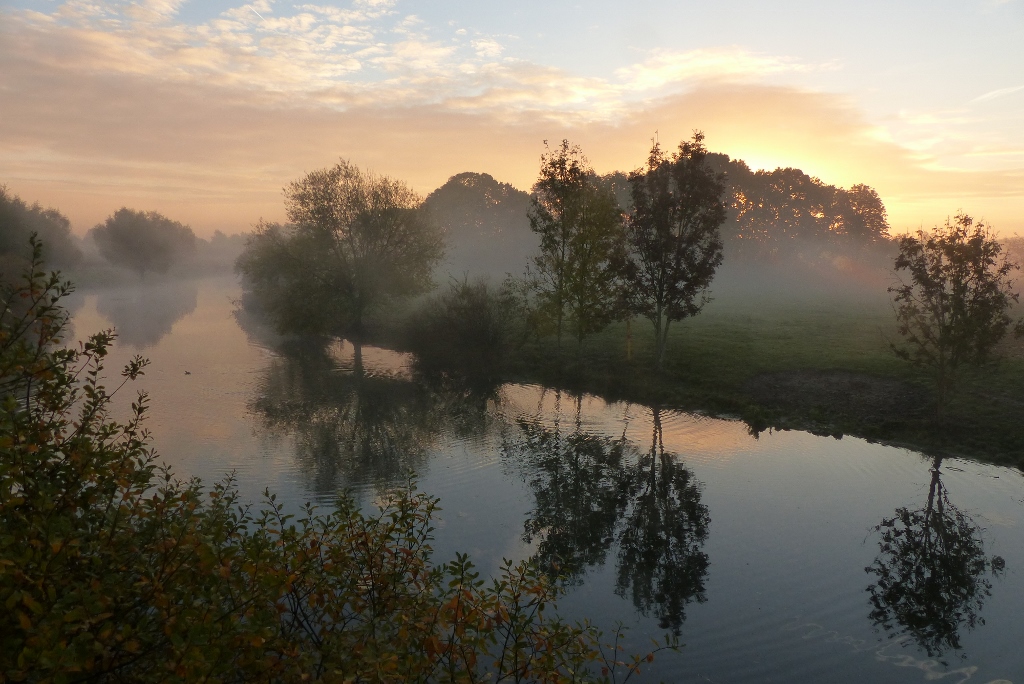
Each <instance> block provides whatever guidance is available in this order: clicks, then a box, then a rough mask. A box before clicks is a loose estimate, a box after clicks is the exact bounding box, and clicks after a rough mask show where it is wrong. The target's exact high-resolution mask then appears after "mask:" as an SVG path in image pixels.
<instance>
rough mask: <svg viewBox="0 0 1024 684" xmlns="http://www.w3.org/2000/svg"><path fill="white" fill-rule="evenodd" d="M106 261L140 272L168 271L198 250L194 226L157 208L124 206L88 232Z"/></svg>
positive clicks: (140, 273)
mask: <svg viewBox="0 0 1024 684" xmlns="http://www.w3.org/2000/svg"><path fill="white" fill-rule="evenodd" d="M89 234H90V235H91V237H92V239H93V241H94V242H95V243H96V246H97V247H98V248H99V250H100V254H102V255H103V258H105V259H106V260H107V261H109V262H110V263H112V264H117V265H120V266H126V267H127V268H130V269H132V270H134V271H138V272H139V275H140V276H145V275H146V273H147V272H151V271H153V272H156V273H166V272H167V271H168V270H169V269H170V268H171V266H172V265H174V264H175V263H176V262H179V261H181V260H182V259H184V258H185V257H188V256H193V255H194V254H195V253H196V236H195V233H193V232H192V229H191V228H189V227H188V226H185V225H182V224H181V223H179V222H178V221H172V220H171V219H169V218H167V217H166V216H164V215H163V214H159V213H157V212H155V211H135V210H134V209H128V208H127V207H122V208H120V209H118V210H117V211H115V212H114V213H113V214H112V215H111V216H108V217H107V220H106V221H104V222H103V223H101V224H99V225H97V226H95V227H94V228H93V229H92V230H91V231H89Z"/></svg>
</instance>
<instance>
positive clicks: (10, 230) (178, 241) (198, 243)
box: [0, 185, 243, 278]
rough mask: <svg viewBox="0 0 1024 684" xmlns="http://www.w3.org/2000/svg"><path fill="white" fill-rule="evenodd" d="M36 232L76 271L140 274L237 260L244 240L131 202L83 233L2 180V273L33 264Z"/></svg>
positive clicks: (55, 261)
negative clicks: (201, 231)
mask: <svg viewBox="0 0 1024 684" xmlns="http://www.w3.org/2000/svg"><path fill="white" fill-rule="evenodd" d="M31 235H36V236H37V237H38V239H39V240H40V241H41V242H43V243H44V244H45V245H46V250H47V261H48V263H49V264H50V265H51V266H53V267H55V268H59V269H62V270H64V271H69V272H73V273H76V274H77V275H83V273H85V272H87V271H89V270H90V269H93V270H95V269H96V268H97V267H101V268H102V267H103V266H104V265H106V266H115V267H118V268H122V269H127V270H129V271H132V272H134V273H135V274H137V275H138V276H139V277H140V278H145V277H146V276H147V275H150V274H165V273H167V272H169V271H171V270H172V269H174V268H175V267H181V266H185V265H189V264H192V265H195V264H197V263H198V264H199V265H201V266H204V267H208V266H215V265H217V264H218V263H221V264H222V263H224V262H232V261H233V260H234V259H235V258H236V257H237V255H238V253H239V252H240V251H241V249H242V246H243V244H242V242H243V241H242V238H241V237H240V236H237V235H236V236H228V235H225V234H224V233H222V232H221V231H219V230H218V231H215V232H214V234H213V236H212V237H211V238H210V239H209V240H204V239H202V238H199V237H197V236H196V234H195V233H194V232H193V230H192V228H190V227H189V226H187V225H185V224H183V223H181V222H180V221H175V220H173V219H171V218H168V217H167V216H164V215H163V214H161V213H160V212H157V211H140V210H136V209H129V208H128V207H121V208H120V209H118V210H117V211H115V212H114V213H113V214H111V215H110V216H108V217H107V218H106V219H104V221H103V222H102V223H99V224H97V225H96V226H94V227H93V228H91V229H90V230H89V231H88V233H87V234H86V235H85V237H84V238H78V237H76V236H75V235H74V234H73V233H72V232H71V221H70V220H68V217H67V216H65V215H64V214H62V213H61V212H60V211H58V210H57V209H54V208H52V207H51V208H44V207H42V206H41V205H40V204H39V203H35V204H31V205H30V204H28V203H27V202H25V201H24V200H22V199H21V198H20V197H18V196H17V195H14V194H13V193H11V192H10V191H9V190H8V189H7V188H6V187H5V186H2V185H0V273H6V274H8V276H13V275H15V274H17V273H20V272H21V271H22V270H24V269H25V268H26V267H27V266H28V264H29V262H30V260H31V256H32V251H31V248H30V246H29V237H30V236H31Z"/></svg>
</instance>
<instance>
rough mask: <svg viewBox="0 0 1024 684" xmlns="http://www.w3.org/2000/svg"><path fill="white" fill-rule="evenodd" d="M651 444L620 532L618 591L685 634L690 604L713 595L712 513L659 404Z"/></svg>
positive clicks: (639, 468) (664, 626)
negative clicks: (672, 446)
mask: <svg viewBox="0 0 1024 684" xmlns="http://www.w3.org/2000/svg"><path fill="white" fill-rule="evenodd" d="M653 413H654V421H653V422H654V426H653V430H652V432H653V435H652V437H651V448H650V450H649V451H648V452H647V453H646V454H644V455H643V456H642V457H641V458H640V459H639V460H638V461H637V462H636V465H635V466H634V467H633V471H632V473H631V476H630V477H629V481H630V499H631V500H632V507H631V510H630V512H629V515H628V516H627V517H626V520H625V524H624V526H623V528H622V531H621V533H620V534H619V568H618V579H617V581H616V588H615V592H616V593H617V594H619V595H620V596H625V595H626V593H627V592H629V593H630V594H631V596H632V598H633V605H635V606H636V607H637V609H638V610H640V611H641V612H642V613H644V614H647V613H648V612H655V613H656V614H657V616H658V620H659V626H660V627H661V628H662V629H671V630H672V632H673V633H674V634H677V635H678V634H679V630H680V627H681V626H682V624H683V622H684V621H685V620H686V613H685V608H686V604H687V603H690V602H693V601H696V602H697V603H703V602H704V601H706V600H707V598H706V596H705V594H704V579H705V577H706V576H707V572H708V555H707V554H706V553H704V551H703V546H704V542H705V541H707V538H708V526H709V524H710V523H711V517H710V515H709V514H708V507H707V506H705V505H704V504H702V503H701V501H700V499H701V486H702V485H701V483H700V482H699V481H698V480H697V479H696V478H695V477H694V475H693V472H692V471H690V470H688V469H687V468H686V467H685V466H683V464H682V463H680V462H679V460H677V458H676V456H675V454H672V453H666V452H665V445H664V443H663V440H662V427H661V412H660V411H659V410H658V409H653Z"/></svg>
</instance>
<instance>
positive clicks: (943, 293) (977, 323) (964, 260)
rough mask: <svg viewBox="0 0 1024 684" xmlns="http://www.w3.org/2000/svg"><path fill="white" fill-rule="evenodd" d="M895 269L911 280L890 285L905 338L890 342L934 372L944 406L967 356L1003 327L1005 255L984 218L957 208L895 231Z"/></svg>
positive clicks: (973, 357) (988, 345) (984, 348)
mask: <svg viewBox="0 0 1024 684" xmlns="http://www.w3.org/2000/svg"><path fill="white" fill-rule="evenodd" d="M899 247H900V252H899V255H898V256H897V257H896V262H895V270H896V273H897V277H898V276H899V274H900V272H901V271H906V272H907V274H908V276H909V279H910V280H909V282H906V281H903V280H901V281H900V284H899V285H894V286H892V287H890V288H889V292H890V293H891V294H893V295H894V297H893V300H894V307H895V309H896V317H897V320H898V321H899V333H900V335H902V336H903V338H904V339H905V341H906V343H905V345H904V346H897V345H895V344H894V345H892V348H893V351H895V352H896V354H897V355H898V356H899V357H900V358H903V359H906V360H908V361H911V362H913V363H914V364H916V365H918V366H922V367H924V368H927V369H928V370H929V371H931V372H932V373H934V376H935V384H936V389H937V398H938V410H939V413H940V414H941V413H942V410H943V408H944V407H945V405H946V402H947V400H948V398H949V392H950V390H951V389H952V387H953V385H954V381H955V378H956V373H957V371H958V370H959V368H960V367H961V366H962V365H964V364H981V363H984V362H985V361H986V360H987V359H988V358H989V355H990V353H991V351H992V349H993V347H994V346H995V345H996V344H997V343H998V342H999V341H1000V340H1001V339H1002V338H1003V337H1004V336H1005V335H1006V332H1007V330H1008V328H1009V326H1010V323H1011V319H1010V316H1009V309H1010V307H1011V306H1012V304H1013V303H1014V302H1016V301H1017V299H1018V295H1017V294H1016V293H1015V292H1013V289H1012V285H1013V283H1012V281H1011V279H1010V274H1011V273H1012V271H1014V270H1017V269H1018V268H1019V267H1018V266H1017V264H1014V263H1012V262H1010V261H1007V260H1006V258H1005V256H1004V255H1003V254H1002V246H1001V245H1000V244H999V242H998V241H997V240H996V239H995V237H994V236H993V235H992V232H991V230H990V228H989V227H988V226H986V225H985V224H983V223H980V222H979V223H977V224H975V223H974V220H973V219H972V218H971V217H970V216H967V215H966V214H963V213H959V214H957V215H956V218H955V219H954V220H953V222H952V223H951V222H950V221H949V220H948V219H947V220H946V224H945V226H942V227H939V228H936V229H935V231H933V232H931V233H928V232H925V231H918V232H917V235H905V236H903V237H901V238H900V239H899Z"/></svg>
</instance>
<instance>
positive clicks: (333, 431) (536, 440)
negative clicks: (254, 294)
mask: <svg viewBox="0 0 1024 684" xmlns="http://www.w3.org/2000/svg"><path fill="white" fill-rule="evenodd" d="M239 295H240V290H239V288H238V286H237V284H236V283H235V281H234V279H233V278H227V277H223V278H220V277H218V278H205V279H198V280H190V281H182V282H180V283H175V284H174V285H168V284H167V283H164V284H162V285H161V286H160V287H154V288H147V287H141V288H140V287H131V288H128V289H126V290H120V289H117V288H113V287H108V288H104V289H98V290H92V291H90V290H82V291H80V292H79V293H78V294H77V295H76V297H77V298H78V303H77V304H76V305H75V314H74V326H75V331H76V334H77V335H78V336H82V335H84V334H86V333H88V332H89V331H93V330H98V329H101V328H106V327H109V326H111V325H116V326H118V327H119V328H121V334H122V336H121V339H120V341H119V343H118V344H117V345H116V347H115V349H114V350H113V353H112V354H111V356H110V358H109V360H108V364H107V368H108V371H109V372H110V374H111V375H113V374H114V373H115V372H116V370H117V369H118V367H119V365H120V364H121V363H123V362H124V361H125V360H127V358H129V357H130V356H132V355H134V354H136V353H140V352H141V353H143V354H144V355H146V356H148V357H149V358H150V359H151V361H152V365H151V366H150V367H149V368H148V369H147V371H146V375H145V376H144V377H142V378H141V379H140V380H139V382H138V383H136V385H137V387H135V388H126V389H125V390H124V392H125V396H123V397H119V398H118V402H119V404H120V406H121V407H122V408H125V407H126V406H127V403H128V401H129V399H130V394H129V393H130V392H132V391H134V389H144V390H145V391H147V392H149V394H150V399H151V406H152V412H151V416H150V418H149V421H148V426H149V428H150V429H151V431H152V435H153V445H154V447H155V448H156V450H157V451H158V452H159V453H160V454H161V456H162V458H163V459H165V461H166V462H167V463H168V464H170V465H171V467H172V468H173V469H174V471H175V473H176V474H177V475H178V476H180V477H192V476H198V477H202V478H203V479H204V480H205V481H207V482H209V481H212V480H216V479H219V478H222V477H224V476H226V475H227V474H228V473H234V476H235V478H236V480H237V483H238V486H239V488H240V490H241V492H242V496H243V498H245V499H246V500H250V501H258V500H259V497H260V495H261V493H262V491H263V490H264V489H265V488H270V489H271V490H272V491H275V492H277V493H278V495H279V497H280V498H282V499H283V500H285V501H286V502H287V505H288V506H290V507H295V508H297V507H298V506H299V504H300V503H301V502H303V501H307V500H314V501H316V502H319V503H320V504H321V505H330V502H331V500H332V499H333V498H334V497H335V496H336V495H337V493H338V492H339V491H340V490H341V489H343V488H348V489H349V490H350V491H352V493H353V494H354V495H355V496H356V497H357V498H359V499H360V501H361V502H362V504H363V505H364V506H371V505H372V504H373V502H374V500H375V499H376V497H377V494H378V493H379V492H381V491H383V490H384V489H385V488H387V487H390V486H394V485H397V484H401V483H402V482H404V481H405V478H406V477H407V474H408V473H410V472H412V473H414V475H415V479H416V481H417V483H418V486H419V487H420V488H421V489H422V490H424V491H426V492H428V493H430V494H432V495H435V496H438V497H440V499H441V508H442V510H441V512H440V515H439V517H438V519H437V521H436V528H437V529H436V542H435V544H434V546H435V549H436V555H435V558H436V559H437V560H439V561H440V560H443V559H447V558H449V557H451V556H453V555H454V553H455V552H457V551H458V552H467V553H469V554H470V555H471V557H472V559H473V560H474V562H475V563H477V565H478V566H479V567H480V568H481V570H482V571H483V573H485V574H486V573H489V572H492V571H494V570H495V569H496V568H497V567H498V564H499V563H500V561H501V559H502V558H503V557H508V558H513V559H521V558H525V557H529V556H533V555H536V556H537V558H538V560H540V561H541V562H544V561H545V559H549V560H550V559H554V558H557V559H559V561H560V563H561V564H562V567H563V568H564V569H568V570H569V571H570V572H569V577H568V580H567V584H568V593H567V595H566V596H565V597H564V599H563V600H562V602H561V604H560V607H561V610H562V611H563V612H564V613H565V614H566V615H568V616H571V617H578V618H583V617H591V618H594V619H595V620H596V621H597V622H598V623H599V624H601V625H603V626H604V627H605V628H609V627H611V626H612V625H613V624H614V622H615V621H617V620H621V621H623V622H624V623H625V624H626V625H627V626H629V627H630V629H631V631H630V634H631V637H630V642H629V644H628V645H627V646H628V647H632V648H635V649H643V648H646V644H647V643H648V641H647V640H648V639H649V638H652V637H653V638H659V637H661V636H662V635H663V634H664V633H665V631H666V630H669V631H671V630H673V629H678V631H679V635H680V638H681V640H682V641H683V642H684V643H685V644H686V646H685V648H683V650H682V651H681V653H679V654H659V656H658V658H657V659H656V660H655V662H654V663H653V664H652V666H651V667H650V670H647V669H645V671H644V672H645V677H644V678H643V680H641V681H657V680H658V679H663V680H665V681H672V682H676V681H678V682H690V681H692V682H700V681H713V682H719V681H721V682H775V681H778V682H783V681H787V682H788V681H830V682H851V683H853V682H866V681H870V682H925V681H933V680H935V679H936V678H941V681H952V682H966V681H971V682H975V681H977V682H996V681H1011V682H1012V681H1022V679H1024V678H1022V676H1021V673H1022V672H1024V655H1022V654H1021V652H1020V649H1019V648H1017V644H1018V642H1019V640H1020V629H1021V623H1020V617H1019V616H1020V615H1021V614H1022V611H1024V574H1022V569H1024V541H1022V540H1024V535H1022V534H1021V529H1022V527H1024V478H1022V476H1021V474H1020V473H1019V472H1018V471H1015V470H1011V469H1006V468H999V467H994V466H987V465H982V464H978V463H973V462H969V461H962V460H957V459H945V460H943V461H942V462H941V464H940V467H939V473H940V475H938V477H940V478H941V479H940V483H941V496H944V497H945V498H944V499H942V501H943V502H944V503H943V506H944V508H943V510H944V511H945V512H946V514H948V515H962V516H964V519H966V520H968V521H969V523H970V525H971V526H973V527H971V528H970V529H975V530H977V532H972V533H971V534H969V535H968V536H967V537H963V538H958V542H957V543H959V544H960V546H959V547H957V548H961V549H966V550H967V551H970V552H971V553H975V554H977V557H978V558H981V559H982V560H983V562H982V563H981V564H980V565H979V564H974V565H971V566H965V567H966V568H967V569H966V570H965V571H964V574H961V575H955V576H953V577H954V579H953V580H951V581H953V582H959V584H954V585H951V586H948V587H947V588H946V589H944V590H943V591H945V592H947V594H948V595H949V596H953V597H954V598H953V599H951V600H953V601H954V603H955V605H951V606H950V607H949V608H948V611H949V612H942V611H939V612H935V611H931V612H929V611H928V610H926V609H920V608H915V607H914V606H915V604H914V601H915V599H914V596H912V595H908V596H906V597H904V601H903V603H902V604H893V603H885V602H884V601H883V603H882V604H881V606H882V608H881V612H878V611H879V609H878V608H877V606H876V605H874V604H873V603H872V596H873V594H872V592H870V591H868V588H869V587H870V586H872V585H875V584H877V583H878V574H877V573H869V572H865V568H869V567H874V566H875V564H876V563H880V564H881V565H882V566H884V567H887V568H891V569H893V571H894V572H898V571H899V569H900V566H899V564H898V563H896V561H897V560H899V559H893V558H891V554H889V555H887V553H886V552H885V550H884V549H883V547H882V546H881V542H882V541H883V540H882V536H881V535H882V533H883V532H884V530H885V529H886V528H885V527H884V525H885V524H886V521H889V520H892V519H893V517H894V516H895V515H898V511H899V510H900V509H906V510H907V511H908V512H909V513H910V514H913V513H914V512H915V511H926V510H930V509H929V501H930V500H932V501H933V505H934V501H935V500H937V499H935V497H934V496H933V497H931V499H930V493H932V494H934V483H935V481H936V477H937V476H936V474H935V473H934V472H933V467H934V463H933V462H932V460H931V459H929V458H925V457H924V456H922V455H920V454H916V453H913V452H910V451H907V450H904V449H898V448H893V447H887V446H881V445H877V444H870V443H868V442H865V441H864V440H860V439H855V438H849V437H846V438H843V439H841V440H836V439H833V438H829V437H818V436H814V435H810V434H807V433H802V432H781V433H780V432H766V433H762V434H761V435H760V436H759V437H758V438H754V437H752V436H751V435H750V433H749V431H748V429H747V426H746V425H745V424H743V423H742V422H739V421H730V420H720V419H714V418H708V417H704V416H699V415H693V414H686V413H680V412H674V411H664V410H662V411H656V410H654V409H652V408H650V407H646V406H642V405H637V404H625V403H607V402H605V401H604V400H602V399H600V398H597V397H593V396H588V395H583V396H573V395H570V394H567V393H565V392H559V391H556V390H553V389H549V388H544V387H541V386H536V385H515V384H508V385H503V386H501V387H500V388H498V390H497V391H496V392H495V393H493V394H491V395H488V396H476V395H473V394H472V393H467V392H464V391H461V390H459V391H455V390H452V389H451V388H445V387H443V386H441V387H438V386H431V385H425V384H422V383H419V382H418V381H417V380H416V379H415V377H414V371H413V368H412V366H411V359H410V357H408V356H407V355H403V354H398V353H396V352H391V351H388V350H384V349H377V348H372V347H367V348H365V349H364V353H363V365H364V374H363V376H361V377H360V376H357V375H356V374H354V373H353V368H352V349H351V347H350V346H349V345H346V344H336V345H334V346H333V347H331V348H329V349H328V350H327V352H326V353H309V352H307V353H293V354H282V353H280V352H278V351H274V350H272V349H271V348H269V347H266V346H263V345H262V344H261V343H260V342H259V341H257V340H255V339H250V338H248V337H247V336H246V333H245V332H243V330H242V329H241V328H240V327H239V325H238V323H237V321H236V319H235V317H234V316H233V315H232V314H233V311H234V309H235V304H234V302H235V301H236V300H237V299H238V297H239ZM724 297H725V295H724V294H723V298H724ZM139 312H141V313H142V314H144V315H139ZM129 314H130V315H129ZM132 326H134V327H132ZM909 520H910V521H911V523H913V521H914V520H916V518H913V516H911V518H909ZM896 525H897V526H898V525H899V523H898V522H897V523H896ZM652 526H653V527H652ZM659 526H660V527H659ZM879 526H882V531H881V532H879V531H876V529H875V528H876V527H879ZM657 529H663V530H668V532H667V533H664V534H661V535H660V536H659V535H654V536H651V532H650V531H651V530H657ZM936 529H940V528H936ZM950 529H952V528H950ZM915 530H916V531H915V532H914V534H920V535H928V534H931V533H933V530H932V528H927V527H926V528H920V529H918V528H915ZM915 538H917V537H915ZM922 538H923V537H922ZM659 539H660V540H661V541H658V540H659ZM922 558H923V560H919V561H911V562H929V561H928V558H927V557H922ZM996 558H998V560H995V559H996ZM894 563H895V564H894ZM679 568H687V570H686V573H685V576H683V575H680V574H679V573H678V572H675V571H676V570H678V569H679ZM957 578H959V579H957ZM876 591H877V590H876ZM987 594H991V595H990V596H988V595H987ZM956 596H959V597H960V598H959V599H957V598H955V597H956ZM971 625H973V627H972V626H971Z"/></svg>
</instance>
